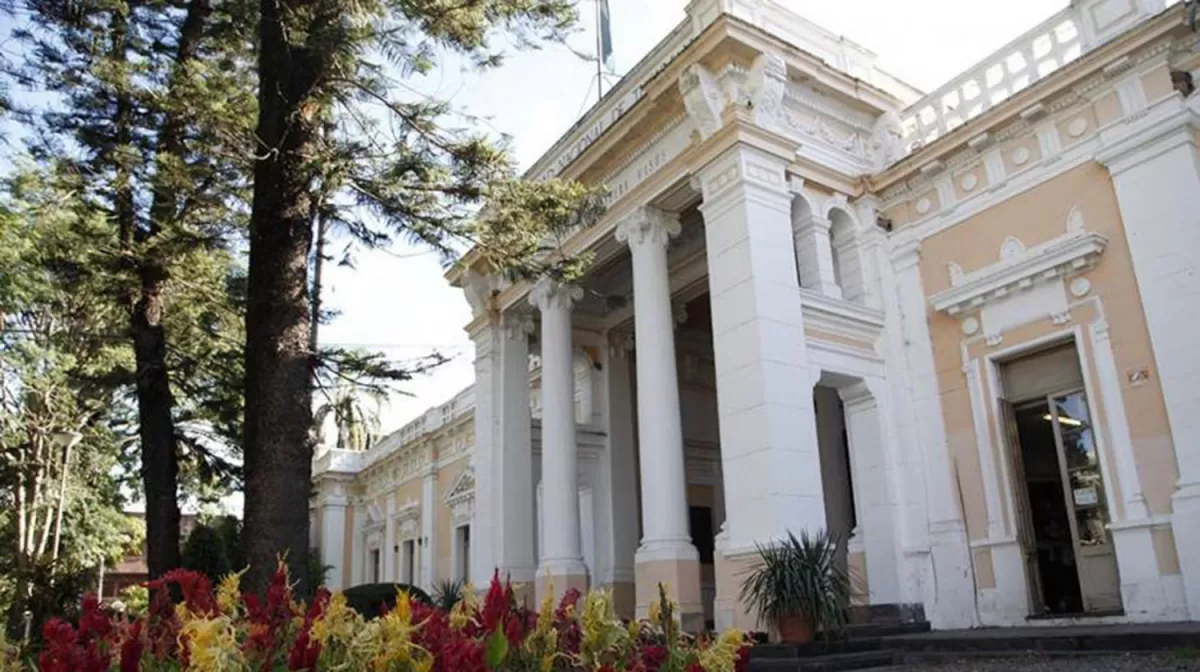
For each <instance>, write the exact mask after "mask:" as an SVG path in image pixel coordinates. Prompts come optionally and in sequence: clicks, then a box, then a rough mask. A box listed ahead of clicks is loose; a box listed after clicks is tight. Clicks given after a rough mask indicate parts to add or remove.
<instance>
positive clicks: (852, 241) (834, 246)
mask: <svg viewBox="0 0 1200 672" xmlns="http://www.w3.org/2000/svg"><path fill="white" fill-rule="evenodd" d="M829 222H830V228H829V243H830V248H831V250H830V252H831V254H832V257H833V278H834V282H835V283H836V284H837V286H838V288H839V289H840V290H841V294H842V298H843V299H845V300H847V301H854V302H856V303H863V301H864V294H865V293H866V292H865V290H866V287H865V283H864V282H863V279H862V278H863V273H862V260H861V257H860V255H859V247H858V236H857V227H856V226H855V223H854V219H853V218H851V217H850V215H849V214H848V213H847V212H846V211H845V210H842V209H841V208H834V209H833V210H831V211H830V212H829Z"/></svg>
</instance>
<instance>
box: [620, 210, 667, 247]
mask: <svg viewBox="0 0 1200 672" xmlns="http://www.w3.org/2000/svg"><path fill="white" fill-rule="evenodd" d="M680 231H682V227H681V226H680V224H679V218H677V217H676V216H675V215H672V214H669V213H666V212H663V211H662V210H659V209H658V208H654V207H650V206H646V207H642V208H638V209H637V210H634V211H633V212H632V213H630V214H629V215H628V216H627V217H625V219H623V220H621V223H620V224H618V225H617V230H616V236H617V242H619V243H625V244H627V245H629V247H630V248H634V247H638V246H641V245H657V246H659V247H664V248H665V247H666V245H667V243H668V242H670V240H671V239H672V238H674V237H675V236H678V235H679V232H680Z"/></svg>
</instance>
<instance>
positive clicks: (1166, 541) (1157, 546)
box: [1152, 527, 1179, 576]
mask: <svg viewBox="0 0 1200 672" xmlns="http://www.w3.org/2000/svg"><path fill="white" fill-rule="evenodd" d="M1152 534H1153V535H1154V554H1155V555H1156V556H1158V573H1159V574H1162V575H1163V576H1168V575H1171V574H1178V573H1179V553H1177V552H1176V550H1175V532H1174V531H1173V530H1172V529H1171V528H1169V527H1159V528H1155V530H1154V531H1153V532H1152Z"/></svg>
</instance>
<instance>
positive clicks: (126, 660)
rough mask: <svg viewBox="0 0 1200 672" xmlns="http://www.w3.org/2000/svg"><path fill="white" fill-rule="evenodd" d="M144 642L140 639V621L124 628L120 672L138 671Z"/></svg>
mask: <svg viewBox="0 0 1200 672" xmlns="http://www.w3.org/2000/svg"><path fill="white" fill-rule="evenodd" d="M145 646H146V643H145V642H144V641H143V640H142V622H141V621H135V622H134V623H133V624H132V625H130V626H129V627H128V628H126V630H125V637H124V639H123V640H122V641H121V672H138V670H139V669H140V668H141V664H142V649H144V648H145Z"/></svg>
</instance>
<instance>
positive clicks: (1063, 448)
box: [1002, 344, 1121, 616]
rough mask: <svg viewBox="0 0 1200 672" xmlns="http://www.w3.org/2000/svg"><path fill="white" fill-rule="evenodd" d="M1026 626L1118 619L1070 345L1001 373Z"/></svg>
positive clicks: (1092, 441)
mask: <svg viewBox="0 0 1200 672" xmlns="http://www.w3.org/2000/svg"><path fill="white" fill-rule="evenodd" d="M1002 378H1003V381H1004V392H1005V395H1006V397H1007V398H1006V399H1004V400H1003V407H1004V411H1005V415H1006V416H1007V417H1006V420H1007V424H1008V438H1009V442H1008V443H1009V448H1010V457H1011V459H1012V462H1013V473H1014V475H1015V477H1014V479H1013V481H1014V486H1013V489H1014V495H1015V499H1016V505H1017V506H1016V510H1017V525H1018V536H1019V539H1020V542H1021V549H1022V551H1023V553H1024V555H1025V569H1026V576H1027V577H1028V583H1029V592H1030V595H1029V598H1030V599H1029V602H1030V613H1031V615H1033V616H1042V615H1050V616H1061V615H1071V614H1097V613H1114V612H1120V610H1121V592H1120V580H1119V579H1118V575H1117V561H1116V553H1115V550H1114V547H1113V543H1112V538H1111V535H1110V534H1109V531H1108V527H1107V526H1108V522H1109V512H1108V506H1107V500H1106V498H1105V493H1104V480H1103V476H1102V473H1101V465H1100V460H1099V454H1098V452H1097V449H1096V438H1095V433H1094V431H1093V427H1092V417H1091V412H1090V409H1089V406H1088V399H1087V393H1086V391H1085V390H1084V384H1083V375H1082V373H1081V370H1080V367H1079V357H1078V353H1077V351H1076V349H1075V346H1074V344H1071V345H1067V346H1061V347H1058V348H1055V349H1052V350H1049V351H1043V352H1041V353H1037V354H1035V355H1032V356H1030V357H1026V358H1022V359H1020V360H1017V361H1014V362H1010V363H1008V364H1005V365H1004V366H1003V367H1002Z"/></svg>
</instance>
